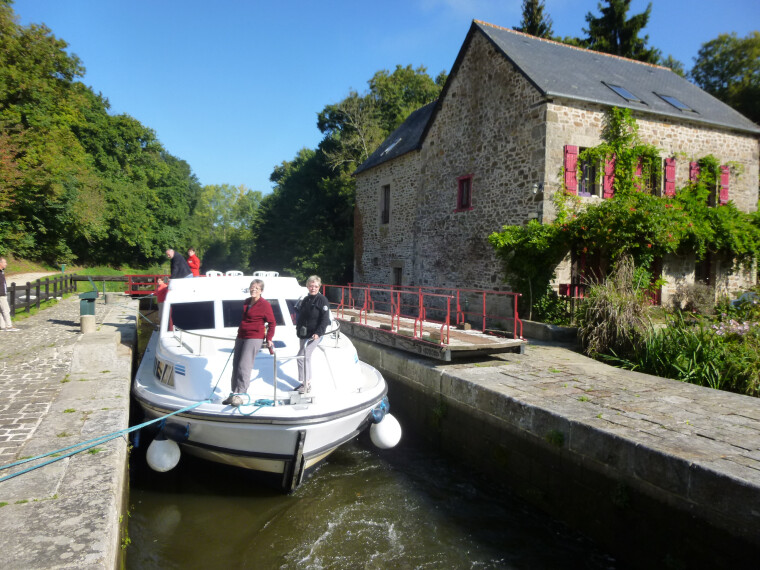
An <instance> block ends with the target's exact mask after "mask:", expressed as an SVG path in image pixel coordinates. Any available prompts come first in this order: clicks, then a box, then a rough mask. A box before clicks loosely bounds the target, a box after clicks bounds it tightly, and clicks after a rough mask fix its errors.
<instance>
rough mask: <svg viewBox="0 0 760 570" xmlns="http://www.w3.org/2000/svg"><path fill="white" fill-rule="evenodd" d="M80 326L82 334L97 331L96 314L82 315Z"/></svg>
mask: <svg viewBox="0 0 760 570" xmlns="http://www.w3.org/2000/svg"><path fill="white" fill-rule="evenodd" d="M79 327H80V330H81V332H82V334H87V333H94V332H95V315H80V316H79Z"/></svg>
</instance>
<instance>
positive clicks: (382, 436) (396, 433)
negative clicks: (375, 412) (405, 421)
mask: <svg viewBox="0 0 760 570" xmlns="http://www.w3.org/2000/svg"><path fill="white" fill-rule="evenodd" d="M369 438H370V439H371V440H372V443H374V444H375V445H376V446H377V447H379V448H380V449H390V448H391V447H395V446H396V444H398V442H399V441H401V424H400V423H398V420H397V419H396V418H394V417H393V416H392V415H391V414H385V417H384V418H383V420H382V421H381V422H380V423H379V424H372V425H371V426H369Z"/></svg>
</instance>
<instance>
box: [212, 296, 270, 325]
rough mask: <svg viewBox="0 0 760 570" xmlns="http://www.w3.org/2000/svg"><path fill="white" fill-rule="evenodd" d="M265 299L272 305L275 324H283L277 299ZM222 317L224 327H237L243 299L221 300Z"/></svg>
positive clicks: (241, 316)
mask: <svg viewBox="0 0 760 570" xmlns="http://www.w3.org/2000/svg"><path fill="white" fill-rule="evenodd" d="M267 301H269V304H270V305H272V312H273V313H274V320H275V322H276V323H277V325H278V326H283V325H285V321H284V320H283V317H282V311H281V310H280V302H279V301H278V300H277V299H267ZM222 317H223V319H222V320H223V322H224V327H225V328H227V327H239V326H240V321H241V319H242V318H243V300H242V299H239V300H238V299H236V300H231V301H222Z"/></svg>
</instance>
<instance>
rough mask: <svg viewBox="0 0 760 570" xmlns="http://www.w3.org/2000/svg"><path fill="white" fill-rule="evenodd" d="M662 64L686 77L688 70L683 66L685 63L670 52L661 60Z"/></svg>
mask: <svg viewBox="0 0 760 570" xmlns="http://www.w3.org/2000/svg"><path fill="white" fill-rule="evenodd" d="M660 65H664V66H665V67H669V68H670V69H671V71H673V72H674V73H677V74H678V75H680V76H681V77H686V70H685V69H684V67H683V63H682V62H681V61H679V60H677V59H676V58H674V57H673V56H672V55H670V54H668V57H665V58H663V59H662V61H660Z"/></svg>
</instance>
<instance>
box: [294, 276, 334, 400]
mask: <svg viewBox="0 0 760 570" xmlns="http://www.w3.org/2000/svg"><path fill="white" fill-rule="evenodd" d="M321 286H322V280H321V279H320V278H319V277H318V276H316V275H312V276H311V277H309V278H308V279H307V280H306V288H307V289H308V290H309V294H308V295H307V296H306V297H304V298H303V299H301V300H300V301H299V302H298V307H297V311H298V319H297V320H296V334H297V335H298V338H299V339H301V346H300V349H299V351H298V356H300V358H299V359H298V381H299V382H300V383H301V385H300V386H299V387H298V391H299V392H300V393H301V394H304V393H307V392H311V353H312V352H314V349H315V348H317V345H318V344H319V343H320V341H321V340H322V336H324V334H325V331H326V330H327V325H329V324H330V304H329V302H328V301H327V297H325V296H324V295H322V294H321V293H320V292H319V288H320V287H321Z"/></svg>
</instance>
